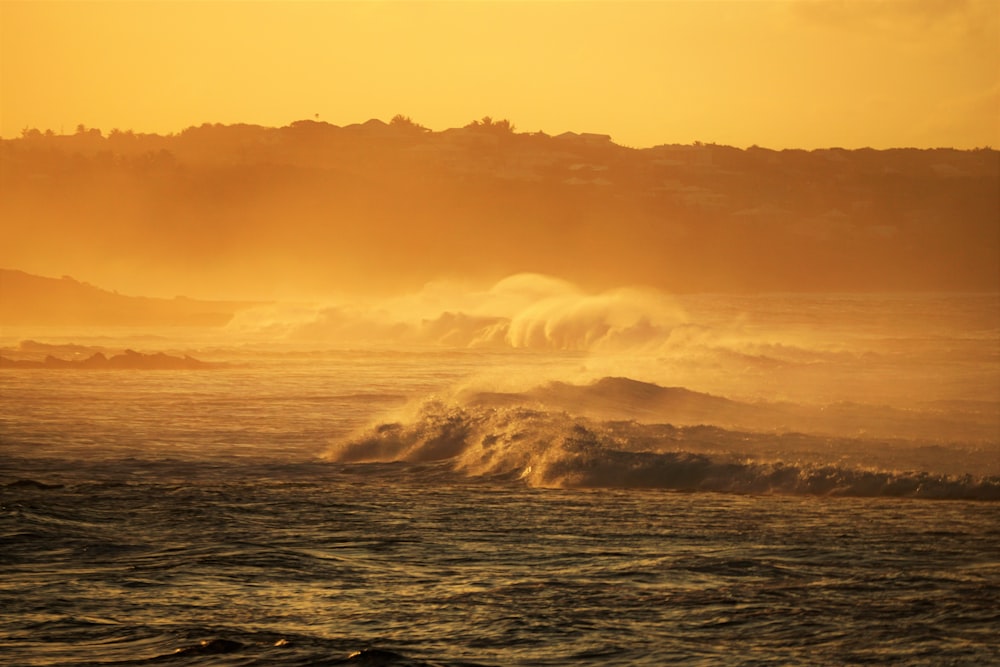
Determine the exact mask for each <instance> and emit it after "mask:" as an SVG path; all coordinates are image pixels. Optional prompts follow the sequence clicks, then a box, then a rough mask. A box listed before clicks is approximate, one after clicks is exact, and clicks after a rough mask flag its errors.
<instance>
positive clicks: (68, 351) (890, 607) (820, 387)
mask: <svg viewBox="0 0 1000 667" xmlns="http://www.w3.org/2000/svg"><path fill="white" fill-rule="evenodd" d="M442 304H444V305H442ZM998 306H1000V298H998V297H997V295H906V296H900V295H881V296H871V295H869V296H850V295H806V296H801V295H799V296H795V295H771V296H766V297H760V296H745V297H742V296H725V297H724V296H699V297H686V298H681V297H678V298H672V299H665V298H664V297H662V295H657V294H651V293H648V292H644V291H641V290H618V291H614V292H606V293H599V294H587V293H583V292H582V291H580V290H579V289H578V288H575V287H573V286H568V285H565V284H561V283H557V282H554V281H550V280H539V279H534V278H519V279H517V280H514V281H508V282H506V283H504V284H501V285H499V286H497V287H495V288H494V289H493V290H490V291H488V292H483V293H480V294H470V293H467V292H463V293H461V300H460V301H456V298H455V294H453V293H451V292H448V290H447V289H446V288H445V287H442V286H436V287H433V288H432V289H430V290H427V291H425V292H424V293H422V294H420V295H417V296H416V297H414V298H410V299H409V300H407V301H405V302H402V301H396V302H393V303H385V304H380V305H379V307H378V308H369V309H367V310H364V311H361V310H359V309H357V308H353V307H348V306H343V305H341V306H337V307H333V306H329V305H324V306H321V307H313V308H310V309H303V308H300V307H296V308H295V309H294V310H293V309H284V310H281V309H279V308H262V309H261V310H260V311H258V312H255V313H248V314H246V315H244V316H243V317H241V318H240V319H238V320H237V321H235V322H234V323H233V325H232V327H231V328H230V330H229V331H227V332H226V336H228V338H225V339H222V338H216V339H211V340H206V339H202V338H197V336H196V335H195V334H185V333H184V332H173V333H172V334H171V337H170V338H166V337H154V336H150V335H149V334H148V332H118V333H117V334H116V335H118V336H119V338H120V340H117V339H116V340H112V339H111V338H110V337H109V336H108V334H107V333H104V334H102V335H101V336H100V337H97V336H91V337H89V338H88V337H86V336H85V335H84V334H82V333H79V332H77V333H74V334H73V335H72V336H70V335H68V334H65V335H62V337H60V336H59V335H56V334H51V335H48V337H38V340H36V341H35V342H33V343H24V342H22V341H23V340H24V337H23V336H22V333H23V332H8V331H5V332H3V334H4V340H3V341H2V344H3V345H4V351H3V355H4V356H16V355H18V354H20V355H21V356H22V357H24V358H39V359H40V358H42V357H44V356H45V355H53V356H56V357H59V356H63V357H67V356H71V355H79V356H80V357H81V358H85V357H86V356H88V355H91V354H93V353H96V352H101V353H105V352H106V353H108V354H109V356H110V354H111V353H112V352H113V350H112V348H114V346H115V345H120V346H122V347H124V346H125V345H128V346H131V347H133V348H139V349H144V350H145V351H147V352H161V351H164V350H166V351H167V352H168V353H171V354H174V353H176V354H178V355H180V354H185V355H186V354H190V355H191V356H192V357H197V358H198V359H205V360H208V361H210V362H213V364H216V365H212V366H211V367H206V368H201V369H197V370H114V369H108V370H80V369H47V368H7V369H2V370H0V454H2V456H0V545H2V548H0V563H2V568H0V608H2V609H4V614H3V615H2V618H0V641H2V646H3V650H2V651H0V664H9V665H98V664H100V665H140V664H159V663H167V664H192V665H194V664H205V665H341V664H342V665H351V664H358V665H569V664H573V665H576V664H594V665H618V664H621V665H663V664H674V663H677V664H744V665H766V664H817V665H840V664H864V663H879V664H882V663H891V664H916V665H940V664H968V665H973V664H975V665H980V664H990V663H996V662H998V661H1000V648H998V645H997V643H996V639H995V634H996V629H997V627H1000V611H998V610H1000V557H998V554H1000V503H998V502H997V501H998V500H1000V308H998ZM398 313H405V316H404V315H391V314H398ZM394 317H395V318H396V319H393V318H394ZM359 331H363V332H364V333H363V340H361V339H360V338H359V337H358V333H357V332H359ZM198 335H201V334H198ZM185 336H187V337H186V338H185ZM115 349H117V348H115Z"/></svg>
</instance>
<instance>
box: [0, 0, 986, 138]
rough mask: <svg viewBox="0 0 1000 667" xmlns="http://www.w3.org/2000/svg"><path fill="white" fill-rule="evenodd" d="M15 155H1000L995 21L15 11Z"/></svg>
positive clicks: (922, 12) (10, 45)
mask: <svg viewBox="0 0 1000 667" xmlns="http://www.w3.org/2000/svg"><path fill="white" fill-rule="evenodd" d="M0 6H2V17H0V26H2V27H0V30H2V34H0V68H2V69H0V77H2V78H0V86H2V89H0V135H2V136H3V137H14V136H18V135H19V134H20V132H21V130H22V129H23V128H25V127H37V128H39V129H43V130H44V129H53V130H54V131H56V132H60V131H63V132H67V133H71V132H72V131H73V130H74V129H75V128H76V126H77V124H81V123H82V124H84V125H86V126H87V127H98V128H100V129H102V130H104V131H108V130H110V129H112V128H120V129H133V130H136V131H141V132H157V133H170V132H176V131H180V130H182V129H184V128H185V127H188V126H190V125H200V124H201V123H204V122H215V123H226V124H230V123H241V122H242V123H255V124H261V125H267V126H282V125H287V124H288V123H290V122H292V121H294V120H299V119H303V118H316V117H317V115H318V118H319V119H320V120H325V121H327V122H330V123H334V124H336V125H347V124H351V123H355V122H363V121H365V120H367V119H369V118H381V119H383V120H389V119H390V118H391V117H392V116H393V115H395V114H397V113H402V114H405V115H408V116H410V117H412V118H413V119H414V120H415V121H417V122H419V123H421V124H423V125H426V126H427V127H430V128H431V129H434V130H442V129H446V128H448V127H456V126H461V125H465V124H467V123H468V122H469V121H471V120H473V119H475V118H480V117H482V116H485V115H490V116H493V117H494V118H509V119H510V120H511V121H512V122H513V123H514V124H515V126H516V127H517V129H518V130H520V131H537V130H544V131H545V132H548V133H550V134H557V133H560V132H564V131H567V130H573V131H578V132H597V133H603V134H610V135H612V137H613V139H614V140H615V141H616V142H617V143H620V144H624V145H628V146H635V147H647V146H653V145H657V144H662V143H690V142H693V141H696V140H699V141H705V142H717V143H723V144H730V145H734V146H749V145H752V144H758V145H761V146H767V147H772V148H784V147H802V148H814V147H826V146H842V147H846V148H854V147H862V146H871V147H874V148H885V147H892V146H916V147H935V146H953V147H959V148H971V147H979V146H983V145H992V146H994V147H995V146H998V145H1000V3H997V2H996V1H995V0H729V1H725V0H720V1H712V0H707V1H695V0H666V1H662V2H641V3H634V2H513V1H506V2H471V1H469V2H435V3H427V2H418V1H412V2H308V3H296V2H212V3H206V2H145V1H138V0H137V1H133V2H116V3H90V2H70V3H61V2H45V1H33V2H8V1H6V0H3V1H2V2H0Z"/></svg>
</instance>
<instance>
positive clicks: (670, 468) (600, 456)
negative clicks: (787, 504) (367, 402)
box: [326, 401, 1000, 500]
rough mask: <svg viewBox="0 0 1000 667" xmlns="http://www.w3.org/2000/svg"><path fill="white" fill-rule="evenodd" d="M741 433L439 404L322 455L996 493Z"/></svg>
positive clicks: (599, 474) (557, 477) (751, 483)
mask: <svg viewBox="0 0 1000 667" xmlns="http://www.w3.org/2000/svg"><path fill="white" fill-rule="evenodd" d="M745 435H746V434H742V433H738V432H732V431H726V430H724V429H719V428H714V427H704V426H693V427H675V426H670V425H665V424H659V425H642V424H637V423H634V422H594V421H590V420H587V419H585V418H582V417H574V416H571V415H569V414H567V413H562V412H551V411H546V410H539V409H532V408H530V407H524V406H515V407H506V408H476V407H468V406H458V405H449V404H446V403H443V402H439V401H434V402H429V403H426V404H424V405H423V406H422V407H421V408H420V409H419V411H418V413H417V414H416V415H415V417H414V418H412V419H411V420H409V421H407V422H387V423H382V424H379V425H377V426H374V427H373V428H371V429H370V430H368V431H367V432H365V433H362V434H360V435H359V436H357V437H355V438H353V439H350V440H347V441H344V442H341V443H337V444H335V445H334V446H332V447H331V448H330V450H329V451H328V452H327V455H326V458H327V459H329V460H331V461H335V462H340V463H354V462H395V461H405V462H411V463H429V462H448V463H449V464H450V466H451V467H452V469H453V470H454V471H456V472H458V473H461V474H465V475H469V476H476V477H497V478H506V479H520V480H522V481H523V482H524V483H527V484H528V485H530V486H534V487H542V488H606V487H612V488H659V489H672V490H677V491H712V492H723V493H741V494H746V493H749V494H763V493H778V494H810V495H830V496H864V497H878V496H906V497H917V498H936V499H971V500H1000V477H973V476H971V475H965V476H958V477H956V476H947V475H936V474H931V473H927V472H896V471H886V470H870V469H864V468H858V467H850V466H842V465H836V464H831V463H824V462H809V461H785V460H754V459H753V458H752V454H750V455H748V454H747V453H745V452H744V453H742V454H739V455H736V454H733V453H731V448H732V447H734V446H736V445H737V444H738V443H740V442H742V441H744V440H745ZM797 437H798V438H800V439H801V437H802V436H797ZM727 448H729V451H727ZM699 449H700V450H702V451H696V450H699Z"/></svg>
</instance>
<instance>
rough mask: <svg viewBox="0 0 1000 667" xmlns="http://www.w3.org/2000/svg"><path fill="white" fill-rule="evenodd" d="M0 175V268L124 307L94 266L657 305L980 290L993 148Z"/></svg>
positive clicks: (247, 153) (444, 152) (509, 142)
mask: <svg viewBox="0 0 1000 667" xmlns="http://www.w3.org/2000/svg"><path fill="white" fill-rule="evenodd" d="M0 159H2V164H3V168H2V172H0V217H2V219H3V220H4V243H3V245H2V249H0V266H9V267H19V268H28V267H29V266H30V267H31V269H32V270H34V271H35V272H39V273H49V274H55V275H60V274H62V273H67V272H68V273H72V274H73V275H78V276H87V277H88V279H97V280H100V282H102V283H104V284H113V285H116V286H120V287H121V288H123V289H124V288H127V289H130V290H132V291H138V292H140V293H142V292H143V291H147V292H148V286H146V285H144V284H142V283H141V282H140V283H137V284H136V285H134V286H132V285H122V284H121V283H120V282H118V281H116V280H114V279H112V278H111V277H109V276H110V274H108V273H103V268H102V267H105V266H108V265H110V264H109V263H111V262H113V263H114V266H116V267H119V270H122V271H124V272H130V273H126V274H127V275H134V276H139V277H141V276H143V275H151V274H153V273H155V274H156V275H157V276H160V277H161V278H162V279H164V280H166V278H169V279H170V280H171V281H172V282H170V283H169V284H170V285H171V286H172V289H175V290H176V291H177V292H179V291H184V292H186V293H189V294H190V293H194V294H195V295H197V294H198V293H199V290H200V289H201V288H202V287H203V286H204V285H206V284H209V283H211V284H213V285H217V286H218V287H217V289H216V291H215V292H204V291H202V292H201V293H213V294H215V293H218V294H234V295H241V296H242V295H247V294H256V293H261V294H267V292H266V289H267V288H268V286H270V285H273V284H274V283H276V282H277V283H281V284H283V285H287V286H290V287H291V288H301V289H305V290H310V291H311V292H310V293H316V292H317V291H321V290H324V289H338V290H341V291H349V290H352V289H356V290H365V289H374V290H382V291H387V290H398V289H400V288H404V287H405V288H411V287H413V286H414V285H419V284H422V283H423V282H426V281H428V280H433V279H437V278H442V277H463V278H470V279H477V280H494V279H497V278H499V277H502V276H505V275H510V274H513V273H518V272H521V271H538V272H543V273H548V274H553V275H558V276H562V277H564V278H567V279H569V280H572V281H574V282H577V283H579V284H581V285H585V286H588V287H594V288H600V287H608V286H614V285H622V284H635V283H639V284H647V285H651V286H654V287H658V288H661V289H664V290H667V291H755V290H778V291H859V290H862V291H892V290H972V291H983V290H996V289H998V288H1000V284H998V273H997V270H998V261H997V260H998V257H1000V225H998V224H997V221H998V220H1000V185H998V184H1000V153H998V152H997V151H996V150H992V149H979V150H974V151H959V150H952V149H934V150H917V149H895V150H872V149H859V150H844V149H839V148H831V149H826V150H813V151H804V150H781V151H775V150H768V149H765V148H758V147H751V148H749V149H746V150H742V149H738V148H733V147H728V146H718V145H713V144H695V145H690V146H682V145H661V146H656V147H654V148H648V149H641V150H638V149H632V148H628V147H624V146H620V145H617V144H615V143H614V142H613V141H612V140H611V138H610V137H608V136H605V135H595V134H576V133H565V134H562V135H558V136H549V135H546V134H545V133H542V132H517V131H515V128H514V126H513V125H512V124H511V123H510V122H509V121H506V120H502V121H495V120H493V119H490V118H488V117H487V118H484V119H482V120H479V121H474V122H473V123H470V124H469V125H467V126H466V127H463V128H455V129H449V130H445V131H441V132H432V131H429V130H427V129H426V128H424V127H421V126H420V125H419V124H417V123H415V122H413V121H412V120H411V119H409V118H407V117H405V116H397V117H395V118H394V119H392V121H391V122H390V123H385V122H382V121H379V120H370V121H368V122H365V123H362V124H356V125H349V126H346V127H338V126H335V125H330V124H328V123H324V122H317V121H312V120H302V121H297V122H294V123H292V124H290V125H288V126H286V127H281V128H268V127H260V126H255V125H228V126H224V125H210V124H205V125H201V126H200V127H190V128H188V129H186V130H184V131H183V132H180V133H178V134H175V135H169V136H160V135H150V134H136V133H133V132H129V131H119V130H112V131H111V132H110V133H108V134H107V135H105V134H103V133H102V132H100V131H99V130H94V129H87V128H84V127H82V126H81V127H79V128H78V129H77V132H76V133H75V134H73V135H67V136H60V135H55V134H52V133H51V132H40V131H37V130H26V131H25V132H24V133H23V136H22V137H21V138H17V139H10V140H4V141H2V142H0ZM164 277H166V278H164ZM137 279H138V278H137ZM227 290H228V291H227ZM175 293H176V292H175Z"/></svg>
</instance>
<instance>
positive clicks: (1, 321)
mask: <svg viewBox="0 0 1000 667" xmlns="http://www.w3.org/2000/svg"><path fill="white" fill-rule="evenodd" d="M252 305H253V304H251V303H243V302H235V301H198V300H195V299H186V298H184V297H177V298H175V299H154V298H149V297H139V296H123V295H121V294H118V293H116V292H109V291H106V290H103V289H100V288H98V287H94V286H93V285H88V284H87V283H82V282H79V281H77V280H74V279H73V278H70V277H68V276H64V277H63V278H59V279H57V278H45V277H42V276H35V275H30V274H28V273H25V272H23V271H16V270H10V269H0V325H7V326H24V325H32V326H160V327H162V326H186V327H221V326H224V325H226V324H227V323H228V322H229V321H230V320H231V319H232V317H233V315H234V314H235V313H236V312H237V311H238V310H241V309H244V308H248V307H250V306H252Z"/></svg>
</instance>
